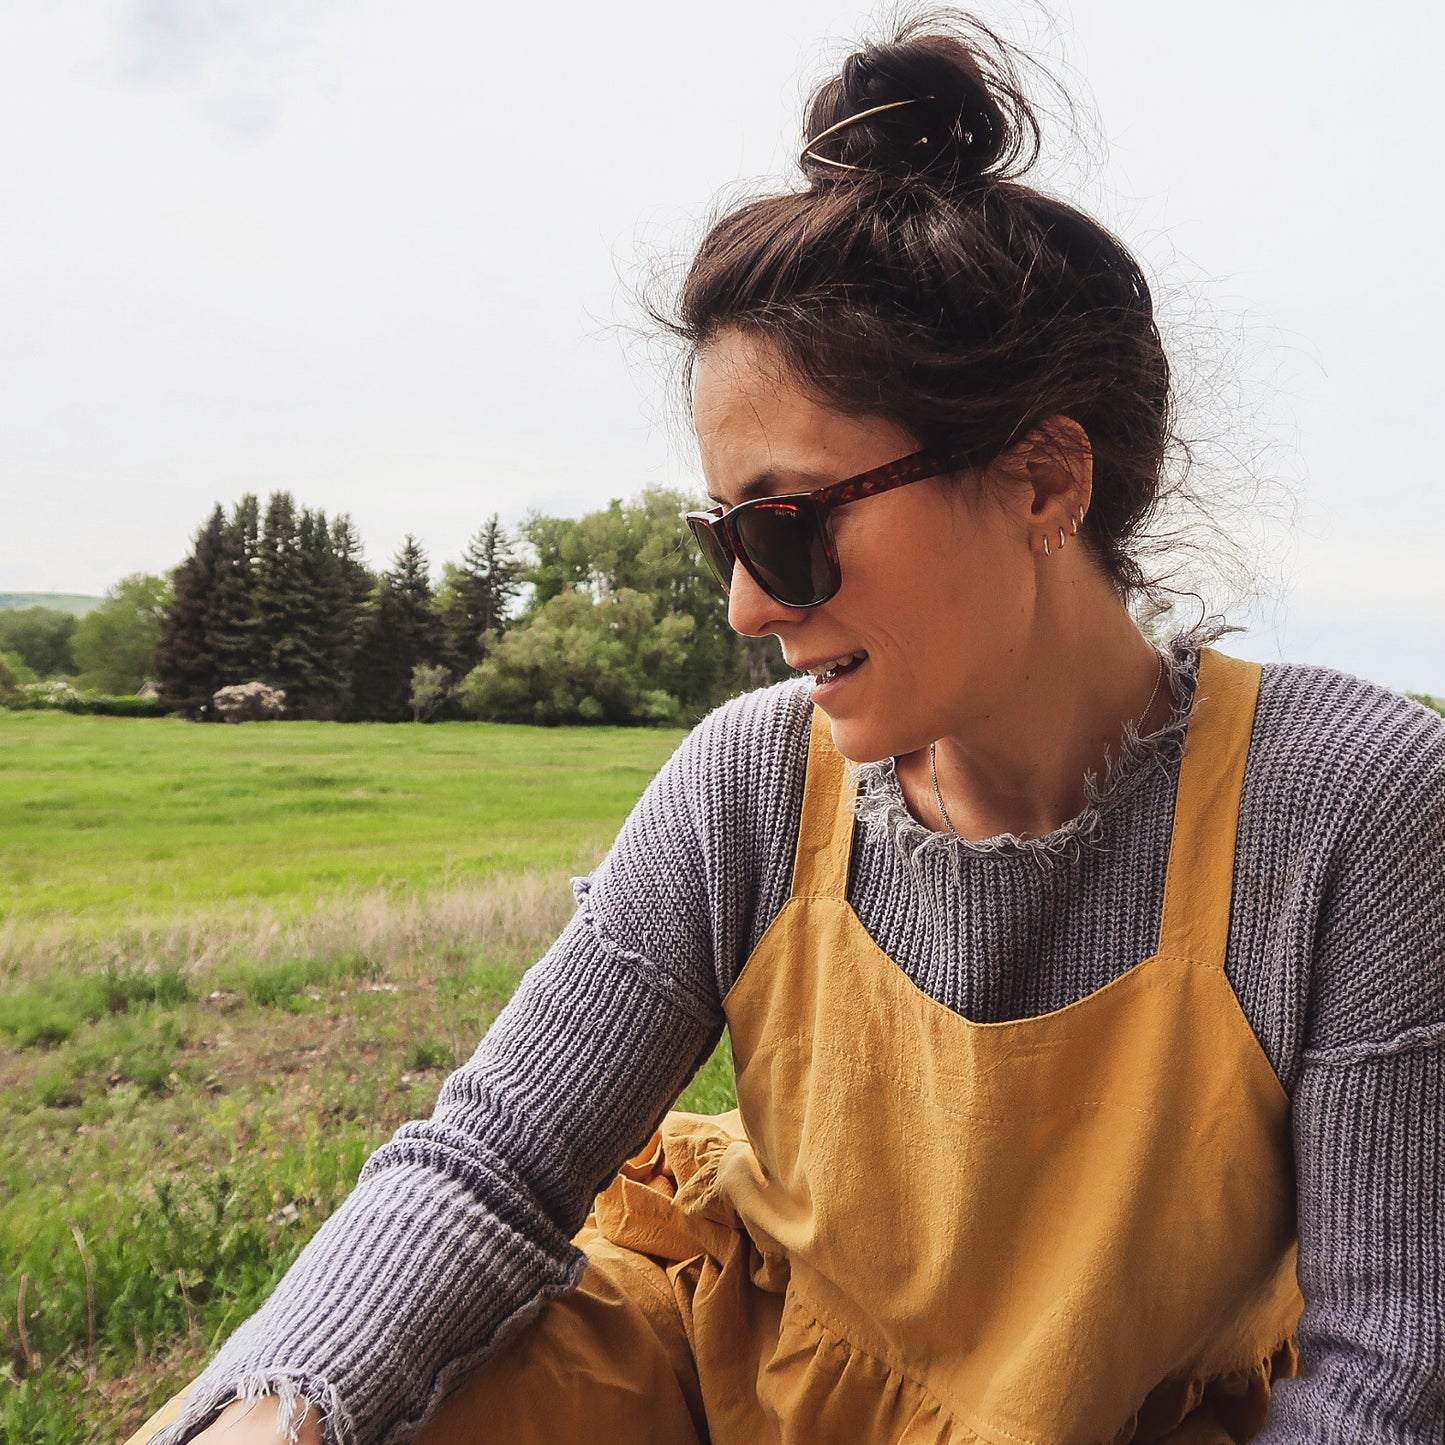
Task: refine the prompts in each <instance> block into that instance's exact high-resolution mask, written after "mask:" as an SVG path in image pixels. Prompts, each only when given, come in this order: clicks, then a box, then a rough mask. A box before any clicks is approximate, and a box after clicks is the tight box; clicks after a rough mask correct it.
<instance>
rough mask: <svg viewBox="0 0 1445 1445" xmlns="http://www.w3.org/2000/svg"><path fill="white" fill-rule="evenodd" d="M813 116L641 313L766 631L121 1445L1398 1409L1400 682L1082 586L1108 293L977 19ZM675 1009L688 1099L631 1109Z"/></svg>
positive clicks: (1432, 1103) (1113, 537)
mask: <svg viewBox="0 0 1445 1445" xmlns="http://www.w3.org/2000/svg"><path fill="white" fill-rule="evenodd" d="M806 134H807V136H808V137H809V140H808V143H807V145H806V147H805V149H804V151H803V155H802V167H803V171H804V174H805V176H806V178H807V181H808V185H807V187H806V189H800V190H798V191H796V192H789V193H786V194H783V195H778V196H773V197H769V198H765V199H762V200H759V201H755V202H752V203H749V204H747V205H744V206H742V207H740V208H739V209H737V210H735V211H733V212H732V213H731V214H729V215H727V216H725V217H723V218H722V219H721V220H720V221H719V222H718V223H717V224H716V225H715V226H714V227H713V228H712V230H711V232H710V233H709V235H708V237H707V238H706V240H705V241H704V243H703V245H702V247H701V250H700V251H699V254H698V256H697V257H696V259H695V260H694V262H693V264H692V267H691V269H690V272H689V275H688V277H687V280H686V283H685V286H684V289H683V293H682V297H681V305H680V309H679V315H678V318H677V322H676V325H677V328H678V330H679V331H680V334H681V335H682V336H683V338H684V339H685V340H686V342H687V343H688V345H689V347H690V348H691V355H692V358H693V362H694V367H693V382H694V391H693V408H694V418H695V423H696V428H697V434H698V440H699V444H700V448H701V454H702V460H703V466H704V471H705V473H706V475H707V478H708V483H709V489H710V491H711V493H712V496H713V499H714V501H715V502H716V504H717V505H716V507H715V508H714V509H713V510H712V511H710V512H705V513H699V514H695V515H694V516H693V517H692V518H691V519H690V520H691V524H692V526H693V529H694V531H695V532H696V534H697V536H698V538H699V541H700V543H701V544H702V547H703V551H704V554H705V556H706V557H707V559H708V561H709V562H710V564H711V565H712V566H713V567H714V569H715V570H716V571H717V573H718V575H719V578H720V580H721V581H722V583H723V585H724V587H725V588H726V589H727V590H728V607H729V616H730V620H731V622H732V624H733V626H734V627H735V628H737V629H738V630H739V631H741V632H744V633H748V634H753V635H759V636H762V635H768V634H771V635H775V636H776V637H777V638H778V639H779V641H780V643H781V645H782V648H783V652H784V654H785V656H786V657H787V659H788V660H789V662H791V663H792V664H793V665H794V666H795V667H797V668H798V669H799V670H800V671H801V672H803V673H804V674H806V677H804V678H801V679H799V680H798V681H796V682H793V683H787V684H782V685H780V686H778V687H775V688H771V689H767V690H765V691H762V692H758V693H753V694H751V695H748V696H746V697H743V698H740V699H738V700H736V701H735V702H733V703H730V704H728V705H726V706H725V707H723V708H721V709H719V710H718V711H717V712H716V713H714V714H713V715H712V716H711V717H710V718H708V719H707V720H706V721H705V722H704V723H703V724H702V725H701V726H700V727H699V728H698V729H696V730H695V731H694V732H693V734H692V735H691V736H690V737H689V738H688V739H687V740H686V741H685V742H684V743H683V745H682V747H681V748H680V749H679V751H678V753H677V754H676V756H675V757H674V758H673V759H672V761H671V762H670V763H669V764H668V765H667V767H666V768H665V769H664V770H663V771H662V773H661V774H660V775H659V776H658V777H657V778H656V779H655V780H654V782H653V783H652V784H651V786H650V787H649V788H648V790H647V792H646V794H645V796H644V797H643V799H642V800H641V802H640V803H639V804H638V806H637V808H636V810H635V811H634V813H633V814H632V816H631V818H630V819H629V820H628V822H627V824H626V826H625V827H624V829H623V831H622V833H621V835H620V836H619V838H618V839H617V842H616V843H615V845H614V846H613V848H612V850H611V851H610V852H609V854H608V856H607V858H606V859H605V860H604V862H603V864H602V865H601V867H600V868H599V869H598V871H597V873H596V874H595V875H594V876H593V877H592V878H591V879H590V880H584V881H582V882H580V883H579V885H578V901H579V904H580V907H579V910H578V913H577V915H576V917H575V918H574V920H573V921H572V923H571V924H570V925H569V926H568V928H567V929H566V931H565V932H564V933H563V935H562V937H561V938H560V939H559V940H558V942H557V944H556V945H555V946H554V947H553V948H552V949H551V950H550V951H549V953H548V954H547V955H546V957H545V958H544V959H543V960H542V961H541V962H540V963H539V964H538V965H537V966H536V967H535V968H534V969H533V970H532V971H531V972H530V973H529V974H528V976H527V978H526V980H525V981H524V982H523V984H522V986H521V988H520V990H519V992H518V994H517V995H516V997H515V998H514V999H513V1001H512V1002H511V1003H510V1004H509V1006H508V1007H507V1009H506V1010H505V1011H504V1012H503V1014H502V1015H501V1017H500V1018H499V1019H498V1020H497V1022H496V1024H495V1025H494V1026H493V1028H492V1030H491V1031H490V1033H489V1034H488V1035H487V1038H486V1039H485V1040H484V1041H483V1043H482V1045H481V1047H480V1049H479V1050H478V1052H477V1054H476V1056H475V1057H474V1058H473V1059H472V1060H471V1061H470V1062H469V1063H468V1064H467V1065H465V1066H464V1067H463V1068H461V1069H460V1070H458V1071H457V1073H456V1074H454V1075H453V1076H452V1078H451V1079H450V1080H449V1081H448V1082H447V1084H446V1086H445V1088H444V1089H443V1091H442V1094H441V1098H440V1100H439V1102H438V1105H437V1109H436V1113H435V1114H434V1116H433V1117H432V1119H431V1120H429V1121H424V1122H418V1123H414V1124H410V1125H407V1126H406V1127H405V1128H403V1129H402V1130H401V1131H400V1132H399V1133H398V1135H397V1136H396V1138H395V1139H394V1140H393V1141H392V1142H391V1143H389V1144H388V1145H386V1146H385V1147H384V1148H383V1149H381V1150H380V1151H379V1152H378V1153H377V1154H376V1155H375V1156H374V1157H373V1159H372V1160H371V1161H370V1163H369V1164H368V1165H367V1167H366V1169H365V1171H364V1172H363V1174H362V1178H361V1181H360V1182H359V1184H358V1187H357V1189H356V1191H355V1193H354V1194H353V1195H352V1196H351V1198H350V1199H349V1200H348V1201H347V1203H346V1204H345V1206H344V1207H343V1208H342V1209H341V1210H340V1211H339V1212H338V1213H337V1215H336V1216H335V1217H334V1218H333V1219H332V1220H330V1221H329V1222H328V1223H327V1224H326V1225H325V1226H324V1227H323V1228H322V1230H321V1231H320V1232H319V1233H318V1235H317V1237H316V1239H315V1240H314V1241H313V1242H312V1243H311V1245H310V1246H309V1247H308V1248H307V1250H306V1251H305V1253H304V1254H303V1256H302V1257H301V1259H300V1260H299V1261H298V1263H297V1265H296V1266H295V1267H294V1268H293V1270H292V1271H291V1273H290V1274H288V1275H287V1277H286V1278H285V1279H284V1280H283V1281H282V1283H281V1285H280V1286H279V1287H278V1289H277V1290H276V1292H275V1294H274V1296H273V1298H272V1299H271V1300H270V1301H269V1302H268V1303H267V1305H266V1306H265V1307H264V1308H263V1309H262V1310H261V1311H260V1313H259V1314H258V1315H257V1316H256V1317H255V1318H253V1319H252V1320H251V1321H249V1322H248V1323H247V1324H246V1325H245V1326H244V1327H243V1328H242V1329H241V1330H240V1331H239V1332H238V1334H237V1335H236V1336H235V1337H234V1338H233V1339H232V1340H231V1341H230V1342H229V1343H228V1344H227V1345H226V1346H225V1348H224V1349H223V1350H222V1351H221V1352H220V1354H219V1355H218V1356H217V1358H216V1360H215V1361H213V1362H212V1364H211V1365H210V1367H209V1368H208V1369H207V1371H206V1372H205V1374H204V1375H202V1376H201V1378H200V1380H198V1381H197V1382H196V1384H195V1385H194V1386H193V1387H192V1390H191V1392H190V1394H189V1396H188V1398H187V1400H186V1402H185V1404H184V1407H183V1408H182V1406H181V1405H180V1402H176V1404H175V1405H173V1406H172V1407H169V1408H168V1411H167V1412H164V1414H165V1417H166V1419H169V1420H171V1423H170V1424H169V1425H168V1428H166V1429H164V1430H162V1431H161V1433H160V1434H159V1435H157V1436H155V1438H156V1439H157V1440H158V1441H162V1442H164V1445H176V1442H179V1441H181V1440H185V1439H190V1438H196V1439H201V1440H206V1441H212V1440H224V1441H227V1442H231V1445H235V1442H240V1441H252V1440H255V1441H263V1440H264V1441H273V1440H275V1439H277V1438H280V1437H281V1436H283V1435H287V1434H288V1432H289V1438H292V1439H295V1438H298V1436H299V1438H303V1439H309V1440H320V1439H322V1438H325V1439H327V1440H329V1441H335V1442H353V1441H354V1442H372V1441H383V1440H397V1439H401V1438H403V1437H405V1436H407V1435H409V1434H411V1433H413V1432H415V1431H416V1430H417V1429H418V1428H419V1427H420V1428H421V1437H422V1438H423V1439H425V1440H427V1441H428V1442H431V1445H451V1442H461V1441H484V1440H491V1439H497V1440H508V1441H514V1440H537V1441H564V1440H624V1439H625V1440H629V1441H631V1440H658V1441H694V1440H697V1441H702V1440H708V1439H711V1440H714V1441H718V1442H753V1441H769V1440H776V1441H789V1442H792V1441H799V1442H801V1441H817V1440H838V1441H854V1440H857V1441H885V1440H886V1441H903V1440H908V1441H924V1440H926V1441H975V1440H985V1441H989V1442H993V1445H1006V1442H1016V1441H1033V1442H1041V1445H1042V1442H1065V1441H1068V1442H1084V1445H1089V1442H1106V1441H1124V1440H1130V1439H1139V1440H1163V1439H1167V1440H1171V1441H1175V1442H1185V1441H1189V1442H1222V1441H1229V1440H1241V1439H1245V1438H1249V1437H1251V1436H1256V1435H1257V1436H1258V1438H1260V1439H1261V1440H1265V1441H1269V1442H1276V1445H1279V1442H1284V1441H1292V1442H1294V1441H1326V1440H1329V1441H1346V1440H1349V1441H1357V1440H1363V1439H1370V1440H1391V1441H1401V1442H1404V1441H1411V1442H1416V1441H1421V1442H1422V1441H1426V1440H1433V1441H1439V1440H1441V1439H1445V1309H1442V1305H1441V1301H1442V1300H1445V1247H1442V1234H1441V1222H1440V1221H1441V1205H1442V1161H1445V1149H1442V1133H1441V1120H1442V1116H1445V958H1442V951H1441V938H1442V936H1445V880H1442V868H1441V862H1442V844H1445V724H1442V722H1441V720H1440V719H1439V718H1437V717H1435V716H1434V715H1433V714H1430V713H1427V712H1426V711H1425V710H1424V709H1423V708H1420V707H1418V706H1416V705H1415V704H1413V703H1410V702H1407V701H1405V700H1404V699H1402V698H1399V697H1397V696H1395V695H1394V694H1392V693H1389V692H1387V691H1385V690H1384V689H1381V688H1378V687H1374V686H1372V685H1370V684H1368V683H1364V682H1361V681H1359V680H1357V679H1354V678H1351V677H1347V676H1344V675H1342V674H1339V673H1335V672H1331V671H1328V670H1324V669H1318V668H1302V667H1287V666H1271V667H1266V668H1264V669H1263V670H1262V673H1261V670H1260V669H1259V668H1257V667H1254V666H1251V665H1249V664H1244V663H1239V662H1236V661H1234V660H1232V659H1229V658H1227V657H1225V656H1223V655H1222V654H1220V653H1219V652H1217V651H1216V650H1214V649H1213V648H1210V647H1209V646H1207V643H1208V642H1209V641H1211V640H1212V639H1213V638H1214V637H1216V636H1217V635H1218V631H1219V629H1218V628H1216V629H1214V630H1202V631H1196V633H1194V634H1192V635H1186V636H1181V637H1177V638H1175V639H1174V640H1173V642H1172V643H1171V644H1170V645H1169V647H1168V648H1167V649H1165V650H1163V651H1158V650H1156V649H1155V648H1154V647H1153V646H1152V645H1151V644H1150V643H1149V642H1148V641H1147V640H1146V639H1145V637H1144V636H1143V635H1142V634H1141V633H1140V631H1139V630H1138V628H1137V627H1136V626H1135V624H1134V622H1133V621H1132V619H1131V615H1130V612H1129V608H1128V604H1129V602H1130V601H1132V600H1134V599H1135V598H1137V597H1138V596H1139V595H1140V594H1141V593H1142V592H1143V591H1144V590H1145V589H1146V588H1147V586H1148V583H1149V581H1150V579H1149V578H1148V577H1147V576H1145V574H1144V573H1143V571H1142V569H1141V566H1140V563H1139V561H1138V555H1139V542H1140V538H1141V536H1142V535H1143V531H1144V528H1145V525H1146V523H1147V522H1148V520H1149V518H1150V516H1151V514H1152V513H1153V512H1154V511H1155V509H1156V507H1157V505H1158V501H1159V497H1160V494H1161V487H1162V485H1163V483H1162V481H1161V465H1162V459H1163V457H1164V454H1165V449H1166V446H1167V445H1168V442H1169V439H1170V434H1169V384H1168V383H1169V374H1168V367H1167V363H1166V360H1165V357H1164V354H1163V351H1162V349H1161V346H1160V342H1159V337H1158V334H1157V331H1156V329H1155V324H1154V320H1153V315H1152V309H1151V302H1150V297H1149V291H1148V288H1147V286H1146V284H1145V282H1144V280H1143V278H1142V276H1141V275H1140V273H1139V271H1138V268H1137V266H1136V265H1135V263H1134V262H1133V260H1132V259H1131V258H1130V256H1129V255H1128V253H1127V251H1126V250H1125V249H1124V248H1123V247H1122V246H1121V245H1120V243H1119V242H1118V241H1117V240H1115V239H1114V238H1113V237H1112V236H1110V235H1109V234H1108V233H1107V232H1105V231H1104V230H1103V229H1102V228H1100V227H1099V226H1098V225H1097V224H1096V223H1095V222H1093V221H1092V220H1090V219H1089V218H1088V217H1086V216H1084V215H1082V214H1080V213H1079V212H1077V211H1075V210H1073V209H1072V208H1070V207H1068V206H1066V205H1064V204H1062V203H1061V202H1058V201H1056V200H1052V199H1050V198H1048V197H1045V196H1043V195H1041V194H1040V193H1038V192H1037V191H1034V190H1032V189H1031V188H1029V187H1028V186H1027V185H1025V184H1024V183H1023V182H1022V181H1021V180H1019V179H1018V177H1019V176H1020V175H1021V174H1022V173H1023V172H1024V171H1025V170H1026V169H1027V166H1028V164H1029V162H1030V161H1031V159H1032V157H1033V154H1034V150H1035V146H1036V140H1037V128H1036V125H1035V121H1034V117H1033V114H1032V112H1031V111H1030V110H1029V108H1028V106H1027V104H1026V103H1025V101H1024V100H1023V99H1022V97H1021V96H1020V94H1019V92H1018V86H1017V81H1016V76H1015V72H1014V71H1013V69H1012V68H1011V67H1010V65H1009V62H1008V59H1007V53H1006V51H1004V50H1003V49H1002V48H1001V47H1000V46H999V45H998V44H997V43H996V42H994V41H993V40H992V38H991V37H989V36H988V35H987V34H986V32H982V31H980V30H978V29H976V28H973V29H970V28H968V27H966V26H965V25H964V24H963V22H959V24H958V25H957V26H950V25H947V24H944V23H941V22H940V21H938V20H937V19H936V18H935V19H930V20H929V21H927V22H920V23H917V24H914V25H910V26H905V27H904V28H903V29H902V30H900V31H899V32H898V33H897V34H896V35H895V36H894V37H893V39H892V40H891V41H890V42H889V43H886V44H881V45H877V46H873V47H869V48H867V49H865V50H863V51H861V52H859V53H858V54H855V55H853V56H852V57H850V58H849V60H848V61H847V62H846V63H845V65H844V66H843V68H842V71H841V74H840V75H839V76H837V77H836V78H835V79H834V80H832V81H830V82H829V83H828V84H827V85H825V86H824V87H823V88H822V89H821V90H820V91H819V93H818V94H817V95H816V97H815V98H814V101H813V103H812V106H811V109H810V111H809V114H808V119H807V128H806ZM845 759H847V760H852V761H853V762H854V763H856V764H861V766H858V767H851V768H850V767H849V766H848V765H847V763H845V761H844V760H845ZM1100 777H1102V778H1103V781H1102V782H1099V781H1097V780H1098V779H1099V778H1100ZM724 1027H727V1028H728V1029H729V1030H730V1032H731V1036H732V1042H733V1048H734V1052H735V1056H736V1060H737V1065H738V1089H739V1103H740V1113H739V1114H737V1115H732V1116H724V1117H723V1118H721V1119H716V1120H714V1119H702V1118H697V1117H689V1116H680V1115H667V1117H666V1118H664V1117H663V1116H664V1113H665V1111H666V1110H667V1108H668V1106H669V1104H670V1103H671V1102H672V1101H673V1100H674V1099H675V1098H676V1097H677V1095H678V1093H679V1092H680V1091H681V1089H682V1087H683V1086H684V1084H685V1082H686V1081H687V1079H688V1078H689V1077H690V1076H691V1074H692V1073H693V1072H694V1070H695V1069H696V1068H697V1067H698V1065H699V1064H700V1062H701V1061H702V1060H703V1059H705V1058H706V1057H707V1056H708V1054H709V1053H710V1051H711V1050H712V1048H713V1047H714V1045H715V1043H716V1041H717V1039H718V1037H719V1035H720V1033H721V1031H722V1029H723V1028H724ZM659 1120H661V1121H662V1122H661V1127H660V1129H658V1130H657V1132H655V1133H654V1132H653V1131H654V1129H655V1128H657V1125H658V1122H659ZM649 1135H651V1137H650V1138H649ZM639 1149H640V1152H638V1151H639ZM629 1155H631V1156H632V1157H631V1158H630V1159H629V1158H628V1156H629ZM624 1159H626V1160H627V1162H626V1163H625V1164H622V1167H621V1170H620V1172H618V1169H619V1164H621V1163H622V1161H623V1160H624ZM609 1180H610V1181H611V1183H610V1184H609V1183H608V1181H609ZM604 1186H605V1188H604ZM598 1189H603V1192H602V1193H601V1194H600V1195H598V1196H597V1197H596V1199H595V1205H594V1194H596V1191H597V1190H598ZM589 1207H592V1213H591V1214H590V1215H588V1213H587V1211H588V1209H589ZM584 1215H586V1216H587V1218H586V1223H585V1225H584V1223H583V1221H584ZM579 1226H581V1232H580V1233H577V1231H578V1229H579ZM574 1235H575V1241H574ZM579 1246H580V1247H581V1248H580V1249H579ZM1301 1355H1302V1356H1303V1360H1304V1363H1305V1366H1306V1369H1305V1372H1304V1373H1301ZM313 1406H314V1407H316V1408H312V1407H313ZM177 1411H179V1412H180V1414H179V1418H178V1419H177V1418H173V1417H174V1416H175V1414H176V1412H177ZM218 1417H219V1418H218ZM154 1423H162V1421H161V1419H160V1417H158V1421H157V1422H154ZM146 1435H147V1432H144V1431H143V1432H142V1435H141V1436H139V1437H137V1439H142V1438H145V1437H146Z"/></svg>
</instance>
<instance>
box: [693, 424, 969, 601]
mask: <svg viewBox="0 0 1445 1445" xmlns="http://www.w3.org/2000/svg"><path fill="white" fill-rule="evenodd" d="M960 465H961V463H960V462H959V460H958V458H957V457H955V456H952V455H950V454H949V453H948V452H943V451H935V450H929V451H921V452H914V453H912V454H911V455H910V456H906V457H901V458H900V459H899V460H898V461H896V462H888V463H887V464H886V465H884V466H881V467H874V468H873V469H872V470H871V471H866V472H860V473H859V474H858V475H857V476H856V477H848V478H847V479H846V480H845V481H841V482H834V483H833V484H832V485H831V486H827V487H820V488H819V489H818V490H817V491H815V492H791V493H789V494H788V495H787V496H782V497H759V498H757V500H756V501H752V502H740V503H739V504H738V505H737V506H736V507H729V508H727V509H726V510H724V509H723V508H722V507H713V508H712V509H711V510H710V511H706V512H688V513H686V514H685V516H684V520H685V521H686V522H687V525H688V526H689V527H690V528H692V535H693V536H694V537H696V538H697V544H698V546H699V547H700V548H701V549H702V555H703V557H704V559H705V560H706V562H707V564H708V567H709V568H710V569H711V570H712V573H713V575H714V576H715V577H716V578H717V580H718V581H719V582H720V583H721V584H722V590H723V591H724V592H727V591H728V590H729V588H730V587H731V586H732V580H733V567H734V565H736V564H737V563H739V562H740V563H741V564H742V566H743V570H744V571H745V572H746V573H747V574H748V576H749V577H751V578H752V579H753V581H754V582H756V583H757V584H758V586H759V587H761V588H762V589H763V591H764V592H766V593H767V594H768V596H769V597H771V598H772V599H773V601H774V602H781V603H782V604H783V606H784V607H821V606H822V604H823V603H825V602H826V601H827V600H828V599H829V598H830V597H832V596H833V595H834V594H835V593H836V592H837V591H838V588H839V587H841V586H842V585H843V574H842V571H841V569H840V568H839V566H838V550H837V548H836V546H835V545H834V542H833V527H832V523H831V520H830V519H831V516H832V514H833V512H834V511H836V510H837V508H839V507H846V506H847V505H848V504H849V503H850V502H860V501H862V500H863V498H864V497H876V496H877V495H878V494H879V493H880V492H891V491H892V490H893V489H894V488H895V487H906V486H908V485H909V484H910V483H911V482H922V481H925V480H927V479H928V478H929V477H937V476H942V475H943V474H944V473H946V472H950V471H955V470H958V469H959V467H960Z"/></svg>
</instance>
